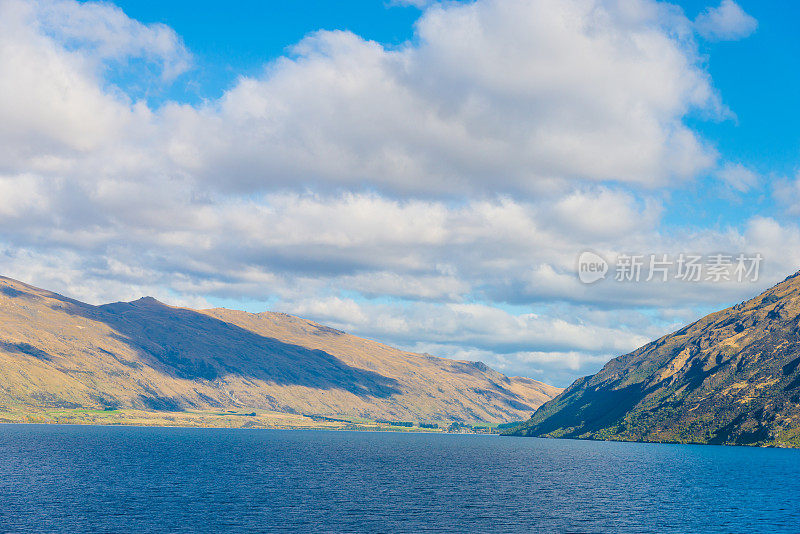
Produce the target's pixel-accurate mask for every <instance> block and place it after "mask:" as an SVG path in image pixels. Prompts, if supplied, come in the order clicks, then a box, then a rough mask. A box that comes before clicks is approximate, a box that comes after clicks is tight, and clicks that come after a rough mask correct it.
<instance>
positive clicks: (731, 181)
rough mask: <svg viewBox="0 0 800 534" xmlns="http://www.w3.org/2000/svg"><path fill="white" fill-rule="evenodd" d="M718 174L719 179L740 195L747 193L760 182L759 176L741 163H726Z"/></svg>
mask: <svg viewBox="0 0 800 534" xmlns="http://www.w3.org/2000/svg"><path fill="white" fill-rule="evenodd" d="M716 174H717V178H719V179H720V180H722V182H724V183H725V184H726V185H727V186H728V187H730V188H731V189H733V190H734V191H736V192H738V193H746V192H747V191H749V190H750V189H752V188H754V187H755V186H756V185H758V181H759V176H758V174H756V173H755V172H754V171H752V170H751V169H748V168H747V167H745V166H744V165H742V164H740V163H735V164H734V163H726V164H725V165H724V166H723V167H722V168H720V169H719V170H718V171H717V173H716Z"/></svg>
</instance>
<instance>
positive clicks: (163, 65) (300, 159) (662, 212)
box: [0, 0, 800, 386]
mask: <svg viewBox="0 0 800 534" xmlns="http://www.w3.org/2000/svg"><path fill="white" fill-rule="evenodd" d="M410 4H414V5H410ZM799 10H800V7H799V6H795V5H794V4H786V5H781V6H776V5H775V4H772V3H763V2H762V3H758V2H751V1H747V0H741V1H739V2H733V1H732V0H723V1H722V2H717V1H712V2H694V1H692V2H677V3H664V2H657V1H655V0H632V1H630V2H621V1H620V2H618V1H613V0H476V1H474V2H450V3H440V2H423V1H415V2H395V3H389V2H385V1H359V2H321V1H319V2H293V3H289V4H288V5H287V3H285V2H249V1H247V2H244V1H243V2H237V3H236V4H235V5H231V4H220V3H216V2H184V1H175V2H161V3H153V2H136V1H119V2H116V3H92V2H75V1H72V0H50V1H38V0H0V47H2V48H0V49H2V50H5V52H3V54H2V55H0V79H3V80H5V83H6V86H5V92H6V96H5V98H3V99H2V100H0V123H2V124H3V125H5V126H4V127H2V128H0V146H2V147H3V148H2V149H0V193H2V195H0V252H2V253H1V254H0V270H2V272H3V274H6V275H8V276H12V277H15V278H19V279H21V280H24V281H27V282H29V283H33V284H36V285H39V286H42V287H47V288H50V289H54V290H57V291H59V292H63V293H66V294H68V295H70V296H74V297H76V298H81V299H84V300H87V301H90V302H95V303H101V302H107V301H112V300H132V299H135V298H138V297H139V296H141V295H143V294H150V295H154V296H156V297H158V298H160V299H162V300H164V301H166V302H169V303H173V304H176V305H188V306H194V307H209V306H227V307H233V308H241V309H246V310H248V311H261V310H264V309H273V310H278V311H285V312H288V313H294V314H297V315H301V316H304V317H308V318H311V319H314V320H318V321H320V322H323V323H326V324H330V325H332V326H335V327H337V328H341V329H344V330H347V331H349V332H352V333H354V334H357V335H363V336H366V337H371V338H374V339H379V340H381V341H385V342H388V343H391V344H394V345H398V346H401V347H405V348H408V349H409V350H415V351H419V352H430V353H432V354H436V355H441V356H447V357H456V358H463V359H474V360H483V361H485V362H487V363H488V364H490V365H492V366H494V367H495V368H498V369H499V370H501V371H503V372H506V373H509V374H522V375H527V376H532V377H534V378H538V379H542V380H545V381H549V382H551V383H554V384H556V385H562V386H563V385H566V384H568V383H569V382H570V381H571V380H573V379H574V378H576V377H577V376H581V375H583V374H587V373H591V372H594V371H596V370H597V369H598V368H599V367H600V366H601V365H602V364H603V363H604V362H605V361H607V360H608V359H610V358H611V357H613V356H616V355H618V354H621V353H624V352H626V351H628V350H632V349H634V348H636V347H637V346H639V345H641V344H642V343H644V342H646V341H648V340H651V339H653V338H655V337H658V336H659V335H661V334H663V333H666V332H668V331H670V330H671V329H674V328H676V327H679V326H680V325H682V324H684V323H686V322H688V321H691V320H693V319H696V318H697V317H699V316H701V315H702V314H704V313H707V312H709V311H712V310H714V309H718V308H720V307H722V306H727V305H729V304H732V303H735V302H738V301H740V300H742V299H744V298H747V297H749V296H752V295H754V294H756V293H757V292H758V291H760V290H762V289H764V288H765V287H768V286H769V285H771V284H773V283H775V282H777V281H779V280H780V279H782V278H783V277H785V276H786V275H788V274H789V273H791V272H793V271H795V270H797V268H798V267H800V228H799V227H798V221H797V216H798V215H800V209H799V208H800V178H798V175H797V172H798V152H799V151H800V146H799V145H800V143H799V141H800V139H799V138H798V131H797V129H796V128H795V127H794V125H795V124H796V123H797V122H798V116H797V115H798V109H797V107H796V106H794V105H793V104H794V99H795V98H796V95H797V93H798V86H799V85H800V74H798V73H799V72H800V70H799V69H798V68H797V67H798V65H797V63H798V57H800V55H798V42H799V41H798V39H797V37H796V34H797V32H796V28H795V27H794V21H796V20H798V15H799V13H798V11H799ZM586 250H591V251H595V252H597V253H599V254H600V255H602V256H603V257H604V258H606V259H607V260H609V263H610V264H611V268H612V269H613V268H614V265H615V260H618V258H619V256H620V255H624V254H629V255H630V254H633V255H636V254H640V255H642V256H647V255H655V254H668V255H670V257H671V258H676V257H678V256H679V255H680V254H688V253H693V254H694V253H696V254H700V255H704V256H705V257H708V256H710V255H712V254H715V253H725V254H730V255H735V254H737V253H748V254H754V253H758V254H761V255H762V256H763V257H764V262H763V265H761V270H760V273H759V276H758V278H757V279H755V280H750V281H745V282H733V281H728V282H726V283H715V282H709V281H708V280H702V281H700V282H697V283H689V282H685V281H679V280H676V279H673V278H671V279H670V280H669V281H668V282H664V283H658V282H644V281H642V282H641V283H615V282H614V281H613V276H609V277H608V278H607V279H605V280H602V281H600V282H598V283H595V284H590V285H586V284H582V283H581V282H580V281H579V280H578V277H577V276H576V262H577V261H578V257H579V255H580V254H581V253H582V252H584V251H586ZM612 275H613V271H612Z"/></svg>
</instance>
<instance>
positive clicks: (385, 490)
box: [0, 425, 800, 533]
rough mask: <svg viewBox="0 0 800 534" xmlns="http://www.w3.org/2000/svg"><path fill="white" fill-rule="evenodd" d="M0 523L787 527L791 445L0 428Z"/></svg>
mask: <svg viewBox="0 0 800 534" xmlns="http://www.w3.org/2000/svg"><path fill="white" fill-rule="evenodd" d="M0 484H1V486H0V531H3V532H32V531H33V532H67V531H79V532H86V531H103V532H129V531H136V532H156V531H169V532H192V531H230V532H264V531H267V532H275V531H278V532H280V531H298V532H356V531H368V532H375V531H379V532H400V531H403V532H421V531H436V532H465V531H471V532H473V533H479V532H492V531H497V532H519V531H528V530H531V529H541V530H542V531H545V532H553V531H555V532H564V531H572V532H689V531H701V532H763V531H770V532H797V531H800V505H799V503H798V500H800V451H799V450H781V449H752V448H744V447H716V446H700V445H656V444H637V443H604V442H589V441H570V440H543V439H534V438H508V437H499V436H488V435H446V434H414V433H408V434H406V433H395V432H387V433H377V432H375V433H357V432H325V431H278V430H276V431H272V430H225V429H187V428H139V427H92V426H50V425H0Z"/></svg>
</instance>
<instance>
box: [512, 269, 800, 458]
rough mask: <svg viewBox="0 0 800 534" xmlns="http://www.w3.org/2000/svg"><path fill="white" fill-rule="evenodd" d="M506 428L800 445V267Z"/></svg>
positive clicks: (622, 359) (615, 362)
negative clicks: (753, 294)
mask: <svg viewBox="0 0 800 534" xmlns="http://www.w3.org/2000/svg"><path fill="white" fill-rule="evenodd" d="M507 433H508V434H510V435H518V436H536V437H555V438H558V437H562V438H576V439H608V440H622V441H656V442H677V443H709V444H727V445H760V446H785V447H798V446H800V272H797V273H794V274H792V275H790V276H788V277H787V278H786V279H785V280H784V281H782V282H780V283H779V284H776V285H775V286H773V287H772V288H769V289H767V290H766V291H764V292H763V293H761V294H760V295H758V296H756V297H754V298H752V299H749V300H746V301H743V302H741V303H739V304H737V305H735V306H731V307H730V308H726V309H724V310H720V311H718V312H714V313H711V314H709V315H707V316H705V317H703V318H701V319H699V320H697V321H695V322H694V323H691V324H689V325H687V326H685V327H683V328H681V329H679V330H677V331H675V332H672V333H670V334H667V335H665V336H662V337H661V338H659V339H657V340H655V341H653V342H651V343H648V344H646V345H644V346H642V347H640V348H639V349H637V350H635V351H633V352H631V353H628V354H625V355H622V356H619V357H617V358H614V359H612V360H611V361H609V362H608V363H607V364H606V365H605V366H604V367H603V368H602V369H601V370H600V371H599V372H598V373H596V374H595V375H592V376H588V377H582V378H579V379H578V380H576V381H575V382H573V383H572V384H571V385H570V386H569V387H567V388H566V389H565V390H564V391H563V392H562V393H561V394H560V395H559V396H557V397H556V398H554V399H553V400H551V401H548V402H547V403H545V404H544V405H542V406H540V407H539V408H538V409H537V411H536V412H535V413H534V415H533V416H532V417H531V419H530V420H528V421H527V422H525V423H524V424H522V425H520V426H519V427H516V428H514V429H512V430H510V431H508V432H507Z"/></svg>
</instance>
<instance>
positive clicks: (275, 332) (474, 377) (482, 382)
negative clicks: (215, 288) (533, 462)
mask: <svg viewBox="0 0 800 534" xmlns="http://www.w3.org/2000/svg"><path fill="white" fill-rule="evenodd" d="M560 391H561V390H559V389H558V388H555V387H552V386H549V385H547V384H544V383H541V382H537V381H535V380H531V379H527V378H508V377H506V376H504V375H502V374H500V373H498V372H496V371H494V370H492V369H490V368H488V367H487V366H485V365H483V364H481V363H474V362H465V361H455V360H448V359H444V358H436V357H433V356H428V355H421V354H413V353H409V352H404V351H401V350H398V349H394V348H392V347H389V346H386V345H383V344H381V343H376V342H374V341H369V340H366V339H361V338H358V337H355V336H351V335H348V334H346V333H344V332H340V331H338V330H334V329H332V328H328V327H325V326H322V325H319V324H316V323H313V322H311V321H307V320H304V319H301V318H298V317H293V316H290V315H286V314H281V313H260V314H250V313H245V312H239V311H233V310H227V309H211V310H192V309H187V308H177V307H172V306H167V305H165V304H162V303H160V302H158V301H156V300H155V299H152V298H143V299H139V300H137V301H134V302H120V303H114V304H107V305H104V306H92V305H89V304H85V303H82V302H79V301H76V300H73V299H69V298H66V297H63V296H61V295H57V294H55V293H51V292H49V291H45V290H42V289H38V288H35V287H32V286H29V285H26V284H23V283H21V282H17V281H15V280H11V279H8V278H0V411H2V412H5V413H6V414H19V413H41V412H42V411H47V410H50V411H52V410H58V409H64V410H77V409H84V410H86V409H90V410H91V409H95V410H114V409H127V410H140V411H148V412H153V411H158V412H164V413H167V412H170V413H185V412H191V411H208V410H211V411H214V410H216V411H220V412H222V413H227V412H229V411H230V412H236V413H242V412H248V411H253V412H258V413H259V414H260V413H262V412H265V413H266V412H268V413H272V414H275V413H278V414H293V415H295V416H303V415H305V416H313V417H314V418H316V419H315V420H324V419H319V416H323V417H327V418H349V419H360V420H381V419H385V420H392V421H425V422H439V423H446V422H451V421H459V422H465V423H470V424H476V423H482V424H487V423H488V424H494V423H502V422H508V421H514V420H520V419H525V418H527V417H529V416H530V414H531V412H532V411H534V410H535V409H536V408H537V407H538V406H539V405H541V404H542V403H543V402H545V401H547V400H549V399H550V398H552V397H553V396H555V395H556V394H558V393H559V392H560ZM287 417H288V415H287ZM12 419H13V418H12ZM14 420H16V419H14ZM174 420H175V421H179V418H175V419H174ZM210 424H213V423H210Z"/></svg>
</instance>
